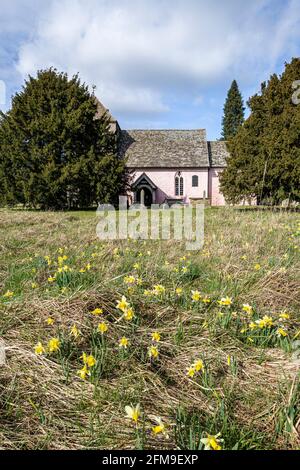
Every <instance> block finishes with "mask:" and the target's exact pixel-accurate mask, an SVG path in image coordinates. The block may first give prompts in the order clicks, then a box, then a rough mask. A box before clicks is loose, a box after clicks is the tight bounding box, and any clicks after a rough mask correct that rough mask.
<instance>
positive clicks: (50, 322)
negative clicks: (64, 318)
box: [46, 317, 54, 326]
mask: <svg viewBox="0 0 300 470" xmlns="http://www.w3.org/2000/svg"><path fill="white" fill-rule="evenodd" d="M46 323H47V325H49V326H51V325H53V323H54V320H53V318H51V317H49V318H47V320H46Z"/></svg>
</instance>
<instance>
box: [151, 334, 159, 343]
mask: <svg viewBox="0 0 300 470" xmlns="http://www.w3.org/2000/svg"><path fill="white" fill-rule="evenodd" d="M151 336H152V341H155V342H156V343H159V342H160V339H161V337H160V334H159V333H158V331H154V333H151Z"/></svg>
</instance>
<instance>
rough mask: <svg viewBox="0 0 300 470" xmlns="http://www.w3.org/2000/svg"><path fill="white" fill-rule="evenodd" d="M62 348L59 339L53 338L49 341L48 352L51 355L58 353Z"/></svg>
mask: <svg viewBox="0 0 300 470" xmlns="http://www.w3.org/2000/svg"><path fill="white" fill-rule="evenodd" d="M59 348H60V341H59V339H58V338H51V339H50V340H49V341H48V350H49V352H50V353H53V352H56V351H58V350H59Z"/></svg>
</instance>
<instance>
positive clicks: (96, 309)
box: [91, 308, 103, 316]
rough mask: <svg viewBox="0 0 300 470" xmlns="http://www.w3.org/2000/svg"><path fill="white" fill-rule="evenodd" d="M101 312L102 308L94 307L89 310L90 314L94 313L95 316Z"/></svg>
mask: <svg viewBox="0 0 300 470" xmlns="http://www.w3.org/2000/svg"><path fill="white" fill-rule="evenodd" d="M102 313H103V310H102V308H95V309H94V310H93V311H92V312H91V314H92V315H95V316H98V315H102Z"/></svg>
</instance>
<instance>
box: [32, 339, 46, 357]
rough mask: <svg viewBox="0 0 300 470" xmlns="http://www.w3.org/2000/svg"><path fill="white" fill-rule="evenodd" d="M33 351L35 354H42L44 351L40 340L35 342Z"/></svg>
mask: <svg viewBox="0 0 300 470" xmlns="http://www.w3.org/2000/svg"><path fill="white" fill-rule="evenodd" d="M34 352H35V354H37V355H38V356H41V355H42V354H44V353H45V348H44V346H43V345H42V343H41V342H40V341H39V342H38V343H37V345H36V346H35V348H34Z"/></svg>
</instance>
